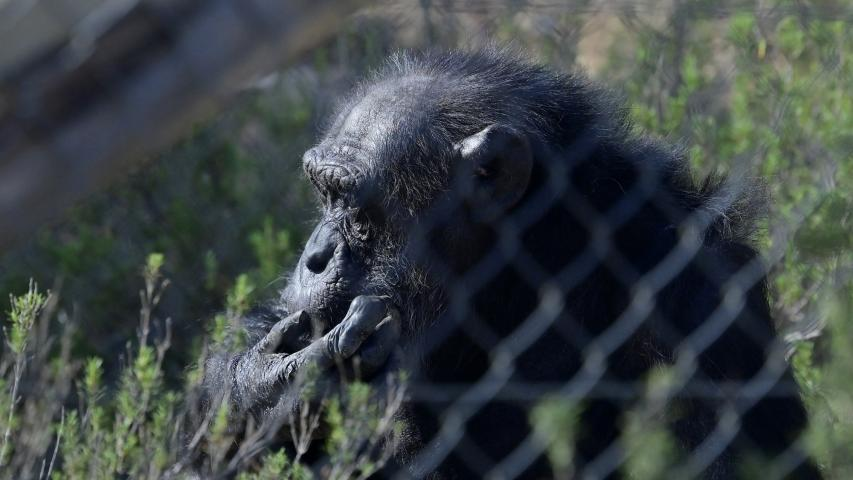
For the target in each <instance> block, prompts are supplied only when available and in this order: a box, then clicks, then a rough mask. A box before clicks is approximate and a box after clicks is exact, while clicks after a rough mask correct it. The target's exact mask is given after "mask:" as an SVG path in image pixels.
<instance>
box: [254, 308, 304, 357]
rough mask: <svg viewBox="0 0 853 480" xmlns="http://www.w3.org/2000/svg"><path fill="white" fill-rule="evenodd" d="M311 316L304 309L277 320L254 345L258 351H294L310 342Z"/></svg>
mask: <svg viewBox="0 0 853 480" xmlns="http://www.w3.org/2000/svg"><path fill="white" fill-rule="evenodd" d="M312 332H313V328H312V324H311V318H310V316H309V315H308V313H306V312H305V311H304V310H302V311H299V312H296V313H294V314H292V315H288V316H287V317H285V318H284V319H283V320H280V321H279V322H277V323H276V324H275V325H273V327H272V328H271V329H270V331H269V333H268V334H267V335H266V336H265V337H264V338H262V339H261V341H260V342H258V344H257V345H256V346H255V348H256V350H257V352H258V353H275V352H282V351H283V352H295V351H297V350H300V349H301V348H303V347H305V345H308V344H309V343H310V342H311V335H312Z"/></svg>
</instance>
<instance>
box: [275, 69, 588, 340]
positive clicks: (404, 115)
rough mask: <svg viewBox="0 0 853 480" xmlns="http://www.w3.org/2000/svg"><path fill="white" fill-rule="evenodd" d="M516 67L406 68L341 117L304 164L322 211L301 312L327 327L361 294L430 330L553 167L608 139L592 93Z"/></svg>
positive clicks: (372, 87)
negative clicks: (588, 137)
mask: <svg viewBox="0 0 853 480" xmlns="http://www.w3.org/2000/svg"><path fill="white" fill-rule="evenodd" d="M507 58H508V56H507V54H506V53H505V52H485V53H481V54H442V55H435V56H431V55H424V56H420V57H410V56H400V57H397V58H395V59H392V61H391V62H389V64H388V66H387V67H386V68H385V70H384V71H382V72H381V73H379V74H378V75H377V76H376V77H375V78H374V79H373V80H372V81H369V82H367V83H366V84H365V85H362V86H361V87H359V88H358V89H357V90H356V91H355V93H354V94H353V95H351V96H350V97H349V100H348V101H347V102H346V103H344V104H343V105H342V106H341V107H340V108H339V111H338V113H337V115H336V116H335V117H334V121H333V122H331V124H330V125H329V126H328V128H327V130H326V132H325V134H324V135H323V137H322V140H321V141H320V142H319V143H318V144H317V145H316V146H315V147H314V148H311V149H310V150H308V151H307V152H306V153H305V155H304V160H303V165H304V169H305V172H306V174H307V176H308V178H309V179H310V181H311V182H312V183H313V185H314V187H315V188H316V191H317V194H318V196H319V198H320V200H321V202H322V209H321V218H320V220H319V222H318V224H317V226H316V227H315V229H314V231H313V233H312V234H311V237H310V238H309V240H308V243H307V244H306V246H305V250H304V253H303V255H302V258H301V259H300V260H299V263H298V265H297V267H296V271H295V273H294V275H293V277H292V279H291V282H290V284H289V287H288V288H287V290H286V291H285V292H284V298H283V300H284V302H285V304H286V305H287V306H288V309H289V310H290V311H296V310H302V309H304V310H306V311H307V312H308V313H309V314H311V315H312V317H315V318H318V319H319V320H321V321H323V323H325V324H326V325H329V324H333V323H335V321H336V319H340V318H341V316H342V315H343V314H344V313H345V312H346V309H347V305H348V304H349V302H350V301H351V300H352V298H353V297H355V296H356V295H360V294H374V295H377V294H378V295H388V296H390V297H391V298H392V299H393V301H394V303H395V304H397V305H398V307H399V308H400V309H401V311H402V313H403V316H404V318H406V319H407V320H408V322H405V323H406V324H407V325H406V326H407V327H408V328H416V327H419V326H423V323H424V322H428V321H429V319H428V318H422V317H423V314H424V312H426V315H427V316H433V317H434V316H435V315H436V314H437V313H438V312H439V311H440V310H441V309H442V306H443V304H444V295H443V293H444V292H443V288H442V286H443V285H445V283H446V282H447V281H448V280H450V279H452V278H460V276H461V275H464V273H465V272H466V271H469V270H470V269H471V268H473V267H474V266H476V265H477V264H478V263H480V262H481V260H482V259H483V258H485V257H486V256H487V255H488V254H489V253H490V251H491V250H492V249H493V246H494V245H495V243H496V242H497V240H498V239H499V238H500V237H501V235H502V233H501V232H502V231H503V232H504V234H505V233H506V230H507V229H506V228H504V227H505V226H506V222H507V221H508V220H510V221H511V219H512V214H513V211H514V210H516V209H518V208H519V207H520V206H521V205H522V204H523V203H524V201H525V199H527V198H528V197H531V192H537V191H541V190H542V188H541V187H542V186H543V185H545V184H547V182H548V181H549V180H548V179H549V176H550V174H551V173H553V172H551V171H550V170H549V169H548V168H545V167H544V166H545V165H547V164H548V161H547V160H548V159H549V158H550V157H553V156H554V155H555V153H556V152H557V151H558V150H560V149H562V148H563V147H562V145H563V144H566V145H569V144H571V145H573V147H572V148H578V145H577V144H578V142H576V140H577V138H578V137H579V136H582V134H583V131H582V129H581V128H580V127H579V126H581V125H583V126H585V129H586V130H585V131H587V132H588V131H593V130H595V129H596V128H599V127H600V125H601V122H600V120H599V118H598V115H597V113H596V111H597V109H596V108H595V106H594V105H592V104H591V103H590V102H591V101H592V100H591V99H593V98H600V96H593V95H588V94H587V93H586V92H585V90H588V89H589V88H590V87H589V86H588V85H587V84H586V83H585V82H584V81H583V80H581V79H578V78H575V77H573V76H568V75H563V74H557V73H554V72H551V71H548V70H545V69H543V68H541V67H538V66H535V65H529V64H527V63H524V62H521V61H517V60H513V61H512V62H511V63H508V62H507ZM509 67H511V68H509ZM581 143H582V142H581ZM580 148H587V149H589V147H588V146H587V147H583V146H581V147H580ZM552 196H553V195H552ZM540 197H541V195H540ZM537 200H538V201H540V202H541V201H542V198H538V199H537ZM546 200H547V199H546ZM516 227H518V226H517V225H516ZM515 230H516V232H515V233H516V234H517V231H520V230H519V228H516V229H515ZM416 303H418V305H417V306H416V305H415V304H416ZM416 312H420V315H421V317H420V318H415V317H414V315H416Z"/></svg>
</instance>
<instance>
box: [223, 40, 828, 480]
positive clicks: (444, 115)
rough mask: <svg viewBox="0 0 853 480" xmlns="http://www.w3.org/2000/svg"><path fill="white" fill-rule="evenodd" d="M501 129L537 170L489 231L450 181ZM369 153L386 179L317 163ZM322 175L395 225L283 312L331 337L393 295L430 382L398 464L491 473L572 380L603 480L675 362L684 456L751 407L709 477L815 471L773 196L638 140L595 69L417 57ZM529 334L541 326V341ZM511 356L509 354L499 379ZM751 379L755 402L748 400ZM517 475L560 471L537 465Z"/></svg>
mask: <svg viewBox="0 0 853 480" xmlns="http://www.w3.org/2000/svg"><path fill="white" fill-rule="evenodd" d="M365 112H368V113H365ZM377 112H379V113H377ZM353 119H355V120H353ZM495 124H498V125H503V126H506V127H507V128H508V129H509V130H508V131H510V132H518V133H519V134H520V135H522V136H523V137H524V138H526V139H528V140H529V143H530V145H531V148H532V150H533V152H534V162H533V166H532V173H531V176H530V180H529V183H528V184H527V187H526V188H525V190H524V192H523V195H522V196H521V199H520V201H518V202H515V203H513V204H512V205H511V208H508V209H507V210H506V211H502V213H501V215H499V216H498V217H496V218H494V217H489V218H488V219H485V220H483V219H482V218H480V213H481V212H478V211H473V210H472V209H471V204H470V202H468V199H467V197H465V195H464V194H461V193H459V191H458V189H457V188H456V184H455V183H454V181H453V180H452V179H453V178H455V175H456V173H455V172H456V170H457V164H458V162H459V158H458V151H457V150H455V149H454V146H455V145H457V144H458V142H460V141H461V140H463V139H465V138H466V137H469V136H471V135H474V134H476V133H477V132H479V131H481V130H483V129H484V128H486V127H489V126H490V125H495ZM364 139H368V140H364ZM353 142H354V143H355V145H353V148H354V149H355V151H357V152H360V153H359V154H364V155H367V156H368V157H369V158H368V160H367V161H366V163H365V165H369V168H367V169H366V170H364V171H357V170H358V169H355V170H353V171H352V172H349V170H346V171H347V172H349V173H347V174H345V175H343V176H341V177H340V178H334V177H335V174H331V175H330V174H329V171H328V170H322V169H317V168H314V167H315V166H316V165H321V164H323V162H324V161H326V160H325V159H328V158H334V159H335V160H334V161H335V162H340V163H339V164H340V165H345V166H346V165H361V164H359V163H358V161H361V160H358V161H357V160H346V158H349V157H347V155H351V154H352V152H351V151H350V150H346V149H342V148H341V145H343V144H351V143H353ZM358 142H361V143H358ZM341 158H344V160H340V159H341ZM352 158H355V157H352ZM347 162H352V163H347ZM306 169H307V171H308V175H309V178H311V179H312V181H314V182H315V184H317V185H318V189H319V190H320V192H321V195H323V196H324V197H326V198H331V199H332V200H331V201H332V204H334V202H335V201H338V200H339V197H344V200H342V201H344V202H349V201H355V200H351V199H349V200H348V198H349V197H347V195H354V196H355V197H357V201H358V202H363V201H371V202H374V205H375V206H374V207H373V208H374V210H378V212H379V213H376V212H375V211H374V213H373V214H372V215H373V216H374V217H381V220H376V219H375V218H371V219H370V220H369V222H370V223H371V226H370V228H373V229H375V230H376V231H375V232H374V234H373V235H372V236H371V237H370V238H371V240H370V241H365V242H359V241H357V240H356V239H352V238H348V237H347V234H346V232H345V228H344V227H341V228H340V230H341V231H342V232H344V233H342V237H341V238H343V239H344V240H336V241H341V242H345V243H346V244H347V248H349V249H350V250H349V251H351V256H352V258H354V259H356V260H355V261H354V262H355V264H357V265H358V266H359V267H358V268H357V269H355V270H354V271H356V273H348V274H344V273H341V274H340V275H341V277H340V278H344V279H345V280H347V282H344V283H346V284H347V287H345V288H343V287H342V288H341V289H339V290H335V291H328V292H324V293H322V294H321V293H316V292H314V291H313V290H312V291H311V292H309V293H310V294H309V293H305V292H300V289H302V288H305V287H304V285H306V280H305V278H306V277H305V273H304V269H305V264H306V260H305V258H306V257H303V261H301V262H300V265H299V266H298V267H297V271H296V273H295V275H294V277H295V278H294V279H293V280H294V281H292V282H291V284H290V286H289V287H288V288H287V289H286V290H285V292H284V293H283V294H282V298H281V301H280V302H279V304H278V305H277V306H276V307H275V308H276V309H279V310H280V311H281V312H285V311H290V312H293V311H296V310H299V309H306V310H308V311H309V312H310V313H311V314H312V315H315V316H320V317H324V318H326V319H327V320H328V321H329V322H330V323H332V324H333V323H335V320H334V319H335V318H339V317H340V316H341V315H342V313H343V312H344V311H345V310H346V305H347V303H348V302H349V301H350V300H351V299H352V298H353V297H354V296H355V295H359V294H363V293H370V294H383V295H389V296H391V297H392V298H393V302H394V304H395V305H397V306H398V307H399V309H400V311H401V312H402V314H403V319H404V334H403V340H402V341H403V343H404V345H405V348H404V351H405V352H406V353H407V354H408V355H407V356H406V360H407V362H408V363H407V365H408V367H407V368H409V369H411V370H412V371H413V372H412V373H413V388H412V401H411V402H410V403H409V404H407V406H406V408H405V411H404V412H402V413H401V418H403V419H404V420H405V422H406V423H407V430H406V436H405V441H404V443H403V445H402V446H401V447H400V451H399V452H398V467H400V468H404V469H409V472H410V473H413V474H416V475H422V474H428V473H432V472H433V471H438V472H439V473H440V474H442V476H446V477H449V478H473V476H481V475H483V474H485V473H486V471H487V470H485V471H484V470H482V469H483V468H492V467H494V466H495V465H498V464H499V463H500V462H502V461H504V460H505V459H507V458H508V456H509V455H511V454H512V452H513V451H514V450H515V449H516V448H517V447H519V445H521V444H522V442H524V440H525V439H526V438H527V436H528V434H529V433H530V428H529V420H528V417H529V413H530V408H531V406H532V405H533V404H534V403H535V401H536V400H537V398H535V395H533V396H531V397H532V398H524V397H525V395H524V394H525V393H528V394H529V393H530V392H548V391H551V392H554V391H557V390H559V389H560V388H562V387H564V386H565V385H567V384H568V385H575V386H576V387H577V389H576V390H574V391H575V393H577V392H584V391H587V390H583V389H581V385H586V386H587V387H585V388H588V391H587V392H588V394H587V396H586V398H585V400H584V401H583V402H582V404H583V405H584V411H583V412H584V413H583V414H582V418H581V426H580V433H579V438H578V444H577V454H578V462H579V465H578V467H579V468H580V471H582V472H586V473H589V474H593V475H598V476H605V475H607V474H609V473H611V472H610V470H609V467H610V464H609V463H608V462H604V461H599V462H596V459H597V458H599V455H600V454H602V452H605V451H606V450H607V449H608V447H610V446H611V445H614V444H617V443H616V442H617V441H618V440H617V439H618V436H619V434H620V425H621V422H622V417H621V414H622V412H623V411H624V410H625V409H626V408H628V407H629V406H630V405H631V397H632V396H634V395H633V394H631V390H630V388H639V386H638V385H637V383H638V382H637V380H638V379H641V378H643V376H644V375H645V374H646V373H647V372H649V370H650V369H652V368H654V367H657V366H664V365H673V364H677V365H679V367H678V368H685V370H683V371H684V372H688V373H687V375H689V378H690V381H689V382H688V383H687V385H686V386H685V388H684V390H683V391H682V392H681V394H680V395H679V396H678V398H677V399H676V400H675V401H674V402H673V405H674V411H675V412H676V413H674V414H673V415H672V416H671V418H670V421H671V424H672V429H673V431H674V432H675V433H676V434H677V436H678V439H679V441H680V443H681V444H682V446H683V447H684V449H685V451H694V450H696V449H697V448H698V449H699V453H703V452H707V451H709V449H712V447H713V445H704V446H702V443H703V441H704V440H705V439H707V438H708V437H709V435H714V433H713V432H714V430H715V428H716V426H717V420H718V416H719V415H720V413H721V412H722V411H723V410H725V409H727V408H729V407H734V408H736V409H737V410H739V411H741V413H742V415H741V417H740V421H741V426H740V429H739V430H738V431H737V433H736V434H735V435H734V438H732V439H730V440H731V441H728V440H727V439H726V440H724V441H723V443H722V446H721V447H720V452H719V455H716V454H715V455H711V456H710V457H709V458H708V464H707V465H706V466H705V467H706V468H704V474H705V476H707V477H708V478H732V477H735V476H737V474H738V471H739V469H740V468H742V466H743V465H744V462H745V461H746V458H747V456H748V455H753V454H755V455H759V456H762V457H764V458H767V459H776V458H777V457H778V456H779V455H782V454H783V453H784V454H785V455H787V456H785V457H784V458H785V459H788V460H792V463H791V465H792V468H793V470H792V471H791V476H792V477H797V478H817V477H819V473H818V472H817V469H816V468H815V467H814V466H813V465H812V463H811V462H810V461H808V460H807V459H805V457H803V456H802V453H801V452H800V450H798V449H797V448H796V447H792V445H793V442H795V441H796V439H797V438H798V436H799V435H800V434H801V433H802V431H803V429H804V428H805V426H806V413H805V411H804V408H803V405H802V402H801V400H800V398H799V394H798V391H797V388H796V385H795V383H794V381H793V378H792V375H791V372H790V369H789V368H788V366H787V365H786V364H785V362H784V359H783V356H782V353H781V352H782V348H781V345H780V342H779V341H778V340H777V337H776V335H775V333H774V328H773V323H772V320H771V318H770V314H769V308H768V301H767V291H766V285H765V279H764V269H763V268H762V265H761V262H760V259H759V258H758V255H757V254H756V252H755V250H754V249H753V248H752V247H751V246H750V242H749V235H750V233H751V231H752V228H753V213H752V211H753V210H755V209H756V207H757V206H758V205H760V202H758V201H757V200H755V199H754V198H753V195H752V193H753V192H755V190H756V189H755V188H754V187H752V186H750V185H746V184H744V183H743V182H740V183H735V182H726V181H706V182H701V183H697V182H696V181H694V179H693V178H692V177H691V174H690V172H689V170H688V168H687V164H686V160H685V159H684V157H683V156H682V155H680V154H679V153H678V152H677V151H675V150H673V149H671V148H668V147H665V146H662V145H660V144H658V143H656V142H654V141H651V140H649V139H647V138H643V137H638V136H635V135H632V133H631V127H630V126H629V124H628V122H627V121H626V113H625V110H624V109H623V108H621V107H619V106H618V105H617V103H615V102H613V101H611V100H610V99H609V97H608V96H607V95H606V94H605V93H604V92H603V91H601V90H599V89H598V88H596V87H594V86H592V85H590V84H589V83H588V82H587V81H586V80H585V79H584V78H583V77H580V76H575V75H567V74H562V73H556V72H553V71H551V70H549V69H547V68H545V67H541V66H537V65H533V64H530V63H527V62H526V61H522V60H519V57H518V56H517V55H513V54H510V53H507V52H505V51H499V50H488V51H483V52H476V53H435V54H424V55H399V56H396V57H394V58H393V59H391V60H390V61H389V62H388V65H387V67H386V68H385V69H383V70H382V71H381V72H380V73H378V74H377V75H376V76H375V78H373V79H372V80H370V81H368V82H366V83H365V84H364V85H363V86H362V87H361V88H359V89H358V90H357V91H356V92H355V93H354V94H353V95H352V96H351V97H350V99H349V101H348V102H347V103H345V104H344V105H342V106H341V108H340V113H339V115H338V116H337V117H336V119H335V120H334V121H333V122H332V123H331V124H330V126H329V128H328V129H327V132H326V134H325V136H324V140H323V141H322V142H321V143H320V144H319V145H318V147H317V148H316V149H314V150H313V151H312V152H310V153H309V154H306ZM365 171H366V172H368V173H364V172H365ZM350 173H351V174H352V175H350ZM336 189H340V191H334V192H333V191H331V190H336ZM353 192H355V193H353ZM355 197H353V198H355ZM365 199H367V200H365ZM347 205H349V204H347ZM324 211H325V213H324V217H323V218H324V220H323V221H324V222H331V223H330V224H334V225H338V224H339V223H340V224H343V223H345V222H346V221H347V220H346V218H344V217H342V216H341V215H343V214H337V213H334V212H336V211H337V210H334V208H332V207H329V206H327V207H326V209H325V210H324ZM336 238H337V237H336ZM312 248H314V247H313V246H312V244H311V243H310V242H309V246H308V248H307V250H311V249H312ZM307 253H308V252H306V254H307ZM300 269H302V270H300ZM346 275H351V277H346ZM295 280H299V281H295ZM454 282H458V283H454ZM460 287H464V290H462V289H460ZM724 298H725V301H724ZM278 318H281V315H277V314H270V313H269V312H268V313H267V314H265V315H262V316H250V317H249V318H247V323H248V328H249V329H250V331H252V332H255V333H256V335H255V338H260V336H262V335H263V333H264V332H265V331H267V330H268V329H269V327H270V325H271V324H272V323H274V321H275V320H276V319H278ZM543 319H544V320H543ZM526 321H529V322H533V324H537V325H539V324H541V326H542V328H541V331H540V332H534V333H535V334H532V335H531V337H530V341H529V342H528V341H527V337H525V334H526V333H525V332H527V330H526V329H527V328H530V326H531V325H532V324H531V323H526ZM537 322H539V323H537ZM692 334H696V335H692ZM496 347H497V350H495V348H496ZM692 354H695V355H692ZM495 361H499V362H506V363H501V364H500V367H499V368H494V367H493V365H494V363H493V362H495ZM691 367H695V369H692V368H691ZM490 369H491V370H490ZM752 380H756V381H755V382H754V383H751V384H749V385H750V386H749V388H750V390H749V391H745V390H744V389H742V388H739V386H741V385H742V384H743V382H749V381H752ZM478 382H479V383H478ZM474 384H479V385H480V386H494V391H492V392H490V393H489V395H487V397H486V401H485V404H483V405H480V404H469V403H466V402H465V401H463V402H462V403H461V404H457V405H456V407H455V408H456V410H454V412H455V414H459V413H462V417H461V418H462V420H463V421H464V436H463V437H462V438H461V440H460V439H458V438H456V437H454V436H453V435H450V436H448V437H446V438H444V440H442V441H441V442H436V438H437V435H439V430H440V428H441V425H442V423H441V422H442V421H441V419H442V418H444V419H446V417H445V415H446V414H448V410H447V408H448V406H449V405H451V404H453V403H454V402H458V401H459V400H460V394H462V392H465V391H466V388H462V389H461V390H460V387H465V386H466V385H467V386H468V387H470V386H471V385H474ZM612 385H622V386H627V387H629V390H628V394H627V395H624V390H622V392H623V394H622V395H615V394H614V393H615V392H614V391H613V389H608V386H612ZM424 386H427V387H429V388H422V387H424ZM211 388H215V387H211ZM487 390H489V389H488V388H487ZM427 391H430V392H445V393H446V395H445V398H436V396H435V395H426V393H427ZM633 392H634V393H635V394H636V392H638V390H633ZM570 393H571V392H570ZM438 397H441V395H438ZM469 409H470V411H469ZM468 414H470V416H469V415H468ZM722 433H723V434H725V433H726V431H725V430H724V431H723V432H722ZM723 437H725V435H723ZM431 442H433V443H434V444H431ZM427 445H429V447H427V449H428V451H430V452H434V451H436V450H435V449H436V448H437V449H439V450H440V449H442V448H447V450H448V452H449V453H448V456H447V457H446V458H443V457H435V458H434V457H430V456H429V455H423V451H424V450H423V449H424V448H425V446H427ZM786 452H787V453H786ZM617 453H618V451H617ZM703 454H704V453H703ZM436 458H437V460H436ZM617 458H618V455H617ZM506 466H507V468H509V464H507V465H506ZM699 468H700V470H702V465H700V466H699ZM512 473H523V474H524V476H528V477H534V478H535V477H547V476H549V475H550V473H549V470H548V466H547V464H546V462H545V461H544V459H543V457H541V456H539V457H538V458H536V459H535V460H534V461H533V463H532V464H530V465H529V466H527V467H526V468H525V469H524V470H523V472H512Z"/></svg>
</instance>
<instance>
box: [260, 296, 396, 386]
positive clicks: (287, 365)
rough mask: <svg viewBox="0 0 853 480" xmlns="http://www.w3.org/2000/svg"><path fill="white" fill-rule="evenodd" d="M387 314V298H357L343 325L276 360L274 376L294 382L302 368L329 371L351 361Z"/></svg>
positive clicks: (273, 370)
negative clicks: (334, 366) (332, 367)
mask: <svg viewBox="0 0 853 480" xmlns="http://www.w3.org/2000/svg"><path fill="white" fill-rule="evenodd" d="M385 312H386V299H385V298H384V297H375V296H364V295H363V296H359V297H356V298H355V299H354V300H353V301H352V303H351V304H350V308H349V312H347V314H346V316H345V317H344V319H343V321H341V323H339V324H338V325H336V326H335V328H333V329H332V330H331V331H330V332H329V333H327V334H326V335H324V336H323V337H322V338H320V339H318V340H315V341H314V342H313V343H311V344H310V345H308V346H307V347H305V348H303V349H302V350H299V351H298V352H296V353H294V354H292V355H288V356H287V357H283V358H281V359H280V360H278V361H276V362H275V364H274V366H273V367H272V372H271V373H273V375H274V376H275V377H276V378H277V379H279V380H284V381H291V380H293V379H294V377H295V374H296V372H298V371H300V370H302V369H305V368H309V369H319V370H326V369H328V368H329V367H331V366H332V365H334V364H335V363H336V362H337V361H340V360H344V359H347V358H349V357H350V356H352V354H353V353H355V351H356V350H357V349H358V348H359V347H360V346H361V344H362V343H363V342H364V341H365V340H366V339H367V337H369V336H370V334H371V333H373V331H374V330H375V329H376V326H377V325H378V324H379V322H381V321H382V320H383V319H384V318H385Z"/></svg>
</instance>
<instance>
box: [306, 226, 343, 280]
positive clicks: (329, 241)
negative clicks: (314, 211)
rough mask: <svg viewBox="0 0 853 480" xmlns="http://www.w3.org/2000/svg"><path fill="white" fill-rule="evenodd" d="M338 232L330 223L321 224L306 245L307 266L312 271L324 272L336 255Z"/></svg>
mask: <svg viewBox="0 0 853 480" xmlns="http://www.w3.org/2000/svg"><path fill="white" fill-rule="evenodd" d="M337 245H338V234H337V233H336V232H335V230H334V229H333V228H331V227H330V226H329V225H328V224H320V225H318V226H317V228H316V229H315V230H314V233H312V234H311V238H309V239H308V243H307V244H306V245H305V267H306V268H308V270H310V271H311V272H312V273H317V274H319V273H323V272H325V271H326V268H327V267H328V266H329V262H330V261H331V260H332V257H333V256H334V255H335V247H337Z"/></svg>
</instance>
